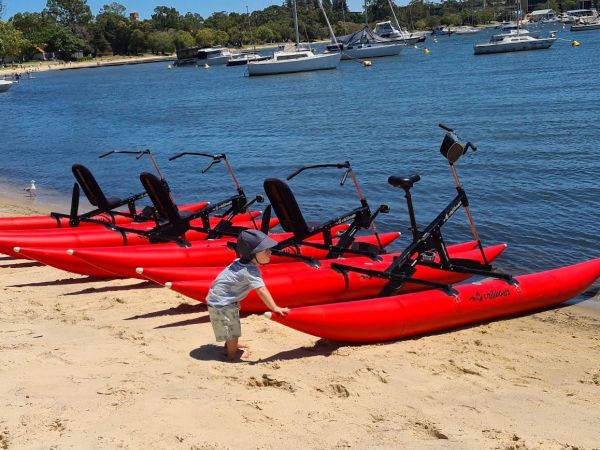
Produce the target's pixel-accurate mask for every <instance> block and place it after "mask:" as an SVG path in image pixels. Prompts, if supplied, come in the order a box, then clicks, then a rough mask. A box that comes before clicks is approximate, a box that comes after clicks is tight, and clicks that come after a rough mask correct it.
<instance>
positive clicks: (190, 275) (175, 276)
mask: <svg viewBox="0 0 600 450" xmlns="http://www.w3.org/2000/svg"><path fill="white" fill-rule="evenodd" d="M475 247H477V243H476V242H475V241H469V242H463V243H461V244H455V245H451V246H448V247H447V249H448V251H449V252H451V253H453V254H456V253H460V252H466V251H469V250H473V249H474V248H475ZM393 257H394V255H393V254H391V255H390V254H387V255H381V258H382V260H383V261H390V262H391V259H392V258H393ZM352 259H353V260H354V261H360V258H352ZM332 262H340V259H334V260H323V261H321V263H322V266H321V269H324V268H328V267H329V266H330V265H331V263H332ZM303 266H304V267H306V263H291V262H290V263H286V264H277V265H272V264H269V265H268V266H266V267H265V268H266V269H267V270H268V272H269V273H279V271H289V270H293V269H295V268H296V267H303ZM219 271H220V269H218V268H207V267H202V266H189V267H148V266H146V267H137V268H136V272H137V273H139V274H140V275H141V276H142V277H144V278H146V279H147V280H150V281H154V282H155V283H158V284H162V285H164V284H165V283H167V282H173V281H184V280H204V279H209V280H211V281H212V280H214V279H215V277H216V276H217V275H218V274H219Z"/></svg>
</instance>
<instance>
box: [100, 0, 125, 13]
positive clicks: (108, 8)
mask: <svg viewBox="0 0 600 450" xmlns="http://www.w3.org/2000/svg"><path fill="white" fill-rule="evenodd" d="M125 11H127V8H126V7H125V6H123V5H121V4H120V3H116V2H112V3H111V4H110V5H104V6H103V7H102V9H101V10H100V12H99V13H98V14H116V15H118V16H123V17H125Z"/></svg>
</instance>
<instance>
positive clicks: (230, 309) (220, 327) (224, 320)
mask: <svg viewBox="0 0 600 450" xmlns="http://www.w3.org/2000/svg"><path fill="white" fill-rule="evenodd" d="M208 315H209V316H210V323H211V324H212V327H213V331H214V332H215V338H216V339H217V342H222V341H226V340H228V339H235V338H239V337H240V336H241V335H242V330H241V326H240V304H239V303H234V304H233V305H228V306H221V307H219V308H216V307H213V306H209V307H208Z"/></svg>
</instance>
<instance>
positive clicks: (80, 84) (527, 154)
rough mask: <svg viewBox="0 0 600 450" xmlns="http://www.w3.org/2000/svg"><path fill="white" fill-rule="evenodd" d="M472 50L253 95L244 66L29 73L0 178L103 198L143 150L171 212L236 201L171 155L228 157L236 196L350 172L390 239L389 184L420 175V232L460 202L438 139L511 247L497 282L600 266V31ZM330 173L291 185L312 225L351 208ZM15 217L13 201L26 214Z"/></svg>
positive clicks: (385, 63)
mask: <svg viewBox="0 0 600 450" xmlns="http://www.w3.org/2000/svg"><path fill="white" fill-rule="evenodd" d="M489 34H490V32H489V31H484V32H482V33H480V34H478V35H475V36H452V37H440V38H438V42H437V43H434V42H432V41H431V40H428V42H427V44H426V46H427V47H428V48H429V49H430V51H431V53H430V54H429V55H425V54H424V53H423V52H422V51H421V50H416V49H413V48H408V49H406V50H405V51H404V53H403V54H402V55H401V56H400V57H395V58H384V59H380V60H373V66H372V67H371V68H370V69H366V68H363V67H362V66H361V65H360V64H357V63H354V62H343V63H342V65H341V68H340V69H339V70H337V71H327V72H315V73H305V74H296V75H284V76H274V77H264V78H248V77H245V76H244V73H245V68H243V67H233V68H227V67H212V68H210V69H208V70H207V69H203V68H179V69H173V70H168V69H167V64H166V63H159V64H146V65H138V66H123V67H116V68H99V69H85V70H71V71H62V72H49V73H39V74H36V75H35V79H32V80H23V81H22V82H21V83H20V84H19V85H17V86H15V87H13V89H11V90H10V91H9V92H8V93H7V94H5V95H2V96H0V114H1V116H2V118H3V126H2V136H3V139H2V141H3V142H2V145H1V152H2V164H1V165H0V179H4V180H6V181H9V182H12V183H14V184H15V185H17V186H26V185H27V184H28V182H29V180H30V179H32V178H33V179H35V180H36V181H37V185H38V190H39V193H40V194H39V197H38V201H40V199H41V200H43V199H44V198H45V197H44V196H45V195H48V196H50V195H51V193H53V192H59V193H61V194H62V195H63V196H64V199H65V202H66V201H67V199H68V195H69V191H70V189H71V186H72V184H73V178H72V176H71V173H70V166H71V164H72V163H74V162H79V163H83V164H85V165H87V166H88V167H90V169H92V171H93V172H94V173H95V175H96V177H97V178H98V180H99V182H100V184H101V185H102V186H103V187H104V189H105V190H106V191H108V192H109V193H110V194H113V195H122V196H124V195H127V194H129V193H133V192H138V191H139V190H140V184H139V180H138V178H137V175H138V174H139V172H141V171H142V170H151V169H152V167H151V164H150V162H149V160H147V159H142V160H139V161H137V160H135V159H134V158H131V157H126V156H123V155H117V156H113V157H110V158H106V159H98V156H99V155H100V154H101V153H104V152H106V151H108V150H112V149H144V148H150V149H151V150H152V152H153V154H154V155H155V157H156V159H157V161H158V163H159V166H160V168H161V170H162V171H163V174H164V175H165V176H166V177H167V179H168V180H169V183H170V185H171V187H172V189H173V192H174V194H175V197H176V199H177V200H178V201H180V202H187V201H193V200H200V199H209V200H210V199H219V198H222V197H223V196H224V195H225V194H229V193H233V184H232V183H231V182H230V180H229V178H228V175H227V172H226V171H225V167H224V166H221V165H220V166H216V167H213V169H211V171H210V172H209V173H208V174H205V175H203V174H201V173H200V169H201V168H202V167H204V166H205V164H206V162H205V161H204V160H202V159H197V158H185V159H180V160H177V161H174V162H168V160H167V159H168V157H169V156H171V155H173V154H175V153H177V152H181V151H202V152H208V153H217V152H225V153H226V154H227V155H228V157H229V159H230V161H231V163H232V165H233V166H234V169H235V170H236V173H237V176H238V178H239V180H240V181H241V183H242V185H243V186H244V187H245V189H246V190H247V192H248V194H253V193H258V192H261V191H262V180H263V179H264V178H265V177H268V176H275V177H285V176H286V175H288V174H290V173H291V172H292V171H293V170H295V169H296V168H298V167H299V166H301V165H306V164H321V163H334V162H343V161H345V160H350V162H351V163H352V166H353V167H354V169H355V171H356V174H357V177H358V180H359V182H360V183H361V187H362V189H363V191H364V193H365V194H366V196H367V198H368V199H369V201H370V203H371V205H372V206H373V207H375V206H376V205H378V204H380V203H387V204H389V205H390V206H391V207H392V211H391V213H390V214H388V215H387V216H383V217H382V218H381V219H380V220H379V230H380V231H391V230H398V229H399V230H401V231H403V233H404V234H405V236H406V237H405V238H404V239H403V240H402V242H400V243H399V245H398V246H396V248H400V247H401V246H404V245H405V244H406V243H407V242H408V236H409V234H410V233H409V231H408V227H407V225H408V216H407V213H406V206H405V204H404V198H403V196H402V195H401V191H399V190H394V189H393V188H391V187H390V186H389V185H388V184H387V183H386V180H387V177H388V176H389V175H392V174H409V173H418V174H420V175H421V177H422V181H421V182H419V183H418V184H417V186H416V187H415V189H414V190H413V198H414V201H415V209H416V214H417V219H418V220H419V222H420V223H421V224H423V225H424V224H426V223H427V222H428V221H429V220H430V219H432V218H433V217H434V216H435V215H437V213H438V212H439V210H440V209H441V208H442V207H443V206H445V205H446V203H447V202H448V201H449V200H450V199H451V198H452V197H453V196H454V194H455V190H454V183H453V180H452V177H451V174H450V171H449V168H448V165H447V162H446V161H445V159H443V158H442V156H441V155H440V153H439V144H440V142H441V139H442V137H443V133H442V132H441V130H440V129H439V128H437V124H438V122H443V123H446V124H448V125H450V126H452V127H454V128H455V129H456V130H457V132H458V133H459V135H460V136H461V137H463V138H464V139H465V140H471V141H473V142H475V143H476V144H477V145H478V146H479V151H478V152H477V153H471V152H470V153H468V154H467V156H466V157H465V158H463V159H462V160H461V161H460V162H459V163H458V164H457V170H458V174H459V176H460V178H461V181H462V183H463V185H464V188H465V189H466V191H467V193H468V194H469V198H470V201H471V208H472V212H473V216H474V219H475V223H476V224H477V226H478V230H479V232H480V234H481V237H482V239H483V240H484V243H497V242H507V243H508V244H509V250H508V251H507V252H505V254H504V255H503V256H502V258H501V260H499V261H498V262H499V265H500V266H501V267H502V268H504V269H509V270H513V271H514V272H515V273H521V272H529V271H535V270H540V269H547V268H551V267H555V266H560V265H564V264H567V263H572V262H576V261H580V260H584V259H587V258H591V257H597V256H600V224H599V215H600V213H599V211H600V187H599V186H600V158H599V156H600V150H599V147H598V143H599V141H600V131H599V128H598V124H599V123H600V108H599V104H600V80H599V78H598V75H597V70H598V67H600V32H597V31H596V32H594V31H591V32H587V33H577V34H571V33H570V32H568V31H561V32H560V33H559V35H558V36H559V37H560V38H563V39H567V40H571V39H573V38H577V39H578V40H579V41H580V42H581V43H582V45H581V46H580V47H579V48H572V47H571V46H570V44H569V42H567V41H558V42H557V43H556V44H555V45H554V47H553V48H552V49H551V50H547V51H534V52H521V53H514V54H501V55H490V56H478V57H475V56H474V55H473V51H472V44H473V42H475V41H485V40H487V37H488V35H489ZM340 175H341V174H340V173H337V172H334V171H319V172H313V173H306V174H302V175H301V176H299V177H298V178H296V179H294V180H292V182H291V185H292V187H293V188H294V190H295V191H296V193H297V196H298V199H299V202H300V204H301V206H302V207H303V209H304V211H305V214H306V216H307V217H308V218H309V219H313V220H318V219H325V218H327V217H329V216H331V215H333V214H334V213H336V212H341V211H343V210H344V209H348V208H351V207H354V206H355V205H357V200H356V195H355V192H354V191H353V188H352V185H351V184H350V183H347V184H346V186H344V187H343V188H341V187H340V186H339V184H338V180H339V176H340ZM24 201H25V199H24ZM446 233H447V239H448V241H458V240H465V239H468V237H469V228H468V226H467V222H466V217H465V215H464V213H463V212H462V211H461V212H459V213H458V214H457V215H456V216H455V217H454V218H453V219H452V221H451V222H450V224H449V225H448V226H447V227H446Z"/></svg>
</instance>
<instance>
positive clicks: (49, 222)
mask: <svg viewBox="0 0 600 450" xmlns="http://www.w3.org/2000/svg"><path fill="white" fill-rule="evenodd" d="M207 205H208V202H199V203H193V204H189V205H184V206H180V207H179V210H180V211H198V210H200V209H202V208H204V207H206V206H207ZM94 219H95V220H100V221H102V222H106V223H115V224H117V225H119V224H125V223H130V222H131V221H132V219H131V218H130V217H125V216H118V215H115V216H114V220H113V218H111V217H110V216H109V215H108V214H99V215H97V216H94ZM101 226H102V225H98V224H95V223H91V222H81V223H79V225H78V226H77V227H70V226H69V219H65V218H61V219H55V218H53V217H51V216H50V215H45V216H18V217H2V218H0V230H37V229H44V228H49V229H52V228H70V229H80V228H87V227H96V228H97V227H101Z"/></svg>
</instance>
